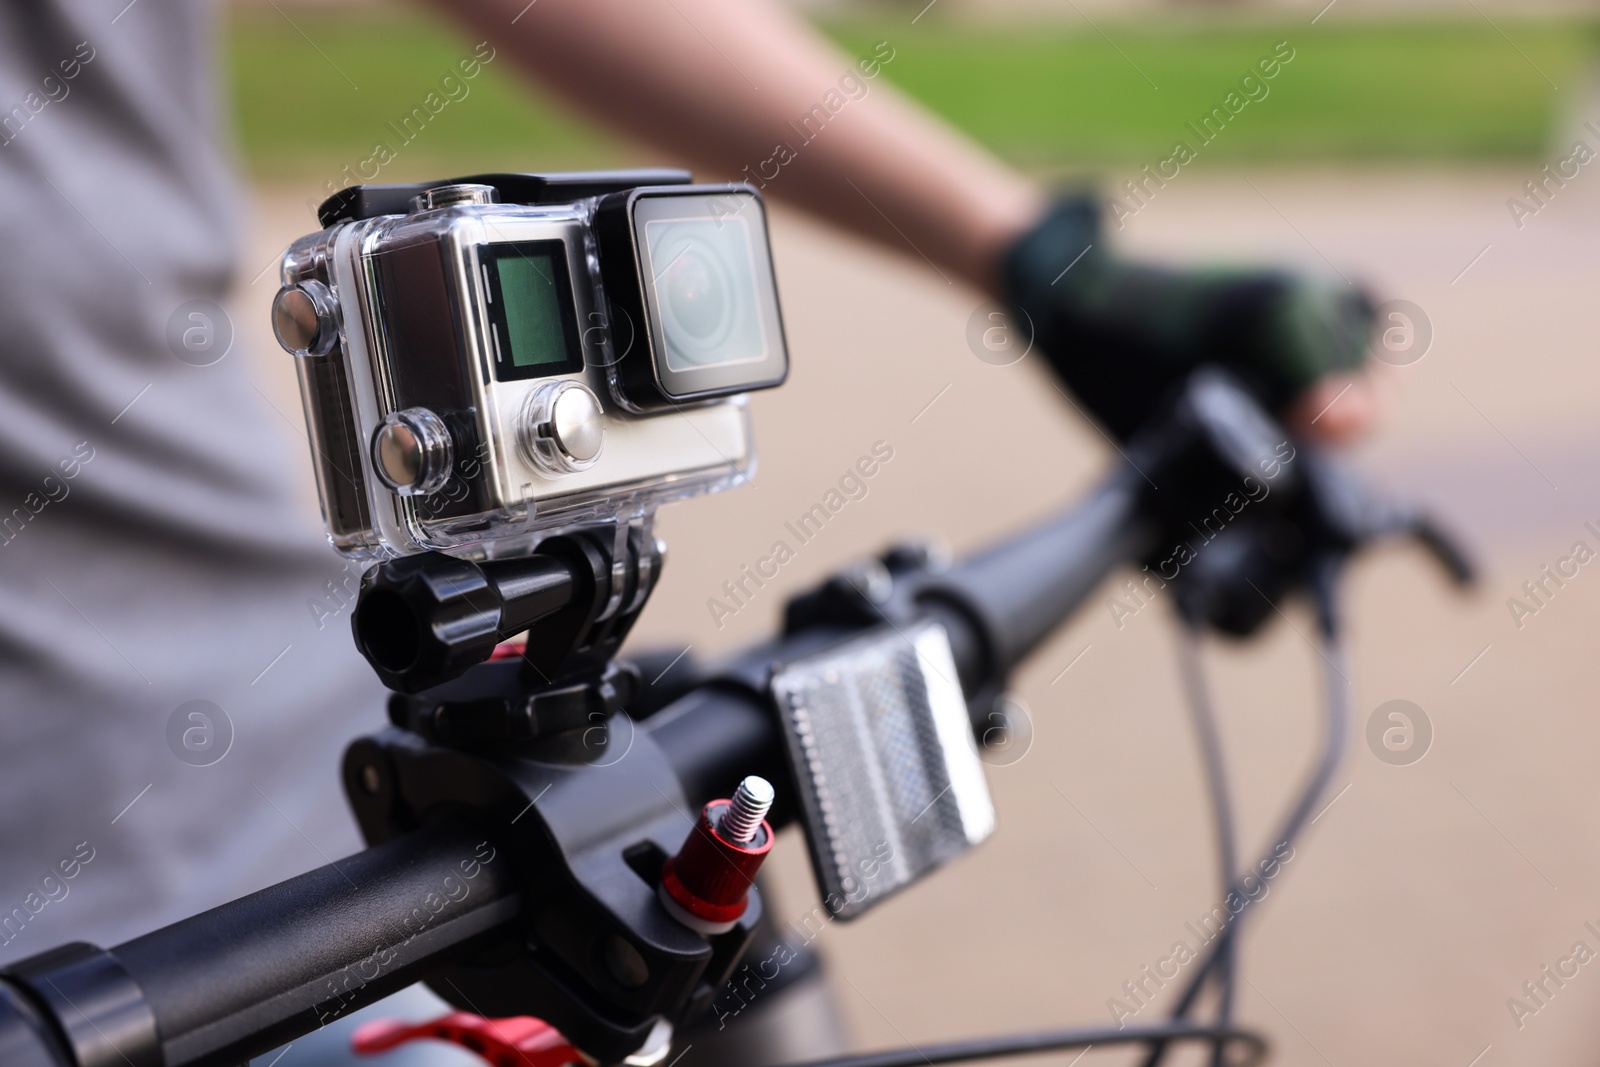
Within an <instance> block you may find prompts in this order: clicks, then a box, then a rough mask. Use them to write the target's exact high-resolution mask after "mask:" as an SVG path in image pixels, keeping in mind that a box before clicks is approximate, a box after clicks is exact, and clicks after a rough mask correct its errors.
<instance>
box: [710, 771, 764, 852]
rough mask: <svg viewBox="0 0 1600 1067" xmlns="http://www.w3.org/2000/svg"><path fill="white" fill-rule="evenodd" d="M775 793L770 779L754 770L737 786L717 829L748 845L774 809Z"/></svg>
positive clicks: (724, 834)
mask: <svg viewBox="0 0 1600 1067" xmlns="http://www.w3.org/2000/svg"><path fill="white" fill-rule="evenodd" d="M775 796H777V794H776V792H774V790H773V788H772V783H771V782H769V781H767V780H766V779H765V778H760V777H757V776H756V775H753V774H752V775H751V776H750V777H748V778H746V779H745V780H744V781H742V782H740V783H739V788H738V789H736V790H734V793H733V800H732V802H731V803H729V805H728V810H727V811H725V812H723V813H722V820H721V821H720V822H719V823H718V824H717V829H718V830H719V831H720V832H721V833H722V836H723V837H726V838H727V839H728V840H729V841H732V842H733V843H734V844H736V845H748V844H749V843H750V842H751V841H752V840H754V839H755V836H756V831H757V830H758V829H760V828H761V820H762V819H765V818H766V817H767V812H768V811H770V810H772V801H773V798H774V797H775Z"/></svg>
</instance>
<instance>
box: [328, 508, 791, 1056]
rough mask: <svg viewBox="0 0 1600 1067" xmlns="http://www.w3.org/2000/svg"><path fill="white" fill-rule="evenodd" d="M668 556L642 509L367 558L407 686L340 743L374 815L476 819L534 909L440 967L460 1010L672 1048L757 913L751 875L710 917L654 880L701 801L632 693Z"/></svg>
mask: <svg viewBox="0 0 1600 1067" xmlns="http://www.w3.org/2000/svg"><path fill="white" fill-rule="evenodd" d="M663 558H664V546H663V545H662V544H661V542H659V541H657V540H656V539H655V538H654V536H653V534H652V533H651V530H650V524H649V522H648V520H647V519H643V520H635V521H633V522H631V523H630V522H627V521H622V522H619V523H618V524H617V525H616V526H614V527H613V526H603V527H595V528H588V529H580V530H577V531H573V532H568V533H566V534H563V535H561V536H556V537H552V538H548V539H546V540H544V541H542V542H541V543H540V544H539V545H538V547H537V548H536V549H535V550H534V551H533V552H532V553H530V554H528V555H525V556H520V557H516V558H505V559H491V560H485V561H472V560H465V559H460V558H456V557H453V556H447V555H442V554H437V553H425V554H421V555H416V556H407V557H404V558H400V559H394V560H389V561H386V562H383V563H380V564H378V565H376V566H374V567H372V568H371V569H370V570H369V571H368V573H367V574H366V575H365V577H364V578H363V581H362V587H361V591H360V595H359V599H358V602H357V607H356V610H355V613H354V616H353V619H352V626H353V629H354V631H355V637H356V644H357V646H358V648H359V649H360V651H361V652H362V654H363V655H364V656H365V657H366V658H367V660H368V662H369V663H371V665H372V666H373V668H374V669H375V670H376V671H377V673H378V676H379V677H380V678H381V679H382V680H383V682H384V683H385V684H386V685H388V686H389V687H390V688H391V689H394V690H396V692H395V694H394V695H393V696H392V697H391V698H390V702H389V718H390V721H391V723H392V725H391V726H390V727H389V728H388V729H386V730H384V731H382V732H381V733H378V734H376V735H374V736H371V737H366V738H362V739H360V740H357V741H356V742H355V743H354V744H352V746H351V747H350V748H349V750H348V751H347V752H346V755H345V763H344V782H345V789H346V792H347V794H348V796H349V799H350V803H351V806H352V808H353V809H354V812H355V815H356V819H357V821H358V823H359V824H360V826H361V830H362V833H363V836H364V837H365V838H366V840H367V842H368V844H369V845H378V844H380V843H382V842H384V841H386V840H389V839H390V838H392V837H395V836H397V835H400V834H404V833H408V832H410V831H413V830H416V829H418V828H420V827H422V826H425V825H428V824H430V823H432V822H435V821H438V820H451V821H465V822H467V823H469V824H470V825H471V826H472V827H473V829H474V832H475V833H481V834H482V835H483V837H484V838H485V840H486V845H487V846H488V854H490V855H492V856H493V857H494V858H493V859H491V860H483V858H482V857H481V856H480V857H477V859H478V860H479V861H480V862H498V863H506V864H510V865H511V866H512V869H513V870H514V872H515V877H516V880H517V884H518V885H519V886H520V887H522V892H523V896H524V900H523V907H522V909H521V918H520V919H518V920H516V921H517V922H518V923H519V924H520V929H513V930H509V931H507V935H506V936H505V937H501V938H498V939H496V947H495V948H493V949H492V950H489V951H488V952H486V953H484V954H482V955H480V956H478V957H476V958H472V959H468V960H464V961H462V962H459V963H455V964H451V965H449V966H447V967H446V968H445V969H444V970H442V971H440V972H439V973H437V974H436V975H435V976H433V977H432V978H430V979H429V980H428V984H429V985H430V986H431V987H432V988H433V989H434V991H435V992H437V993H438V994H439V995H440V996H442V997H443V998H444V999H446V1000H447V1001H449V1002H451V1003H452V1004H454V1005H455V1006H456V1007H457V1008H459V1009H461V1010H462V1011H470V1012H473V1013H477V1014H481V1015H485V1016H490V1017H504V1016H522V1015H529V1014H535V1013H536V1014H537V1015H538V1016H539V1017H540V1018H541V1019H543V1020H544V1021H545V1022H547V1023H549V1024H551V1025H552V1026H554V1027H555V1028H556V1029H557V1030H559V1032H560V1033H561V1034H562V1035H564V1036H565V1038H566V1039H567V1040H568V1041H570V1042H571V1043H572V1044H573V1045H574V1046H576V1047H577V1048H581V1049H582V1050H583V1051H584V1053H585V1054H586V1055H587V1056H589V1057H592V1058H593V1059H594V1060H595V1061H597V1062H599V1063H618V1062H626V1063H630V1064H645V1065H648V1064H651V1063H654V1062H656V1061H657V1060H658V1059H660V1058H661V1057H662V1056H664V1055H665V1053H666V1051H667V1048H668V1045H669V1043H670V1040H671V1035H672V1023H673V1022H675V1021H678V1020H683V1019H687V1018H691V1017H693V1016H696V1015H698V1014H700V1013H701V1012H702V1011H704V1010H705V1009H706V1008H707V1007H708V1006H709V1005H710V1003H711V1000H712V998H713V996H714V995H715V994H716V992H717V991H718V990H719V989H720V988H721V986H722V985H723V984H724V983H725V982H726V981H727V980H728V978H729V976H730V975H731V974H732V972H733V970H734V968H735V967H736V966H737V965H738V963H739V961H740V959H741V957H742V956H743V954H744V951H745V949H746V947H747V945H748V943H749V940H750V937H751V935H752V933H753V932H754V929H755V926H756V924H757V923H758V922H759V920H760V917H761V902H760V897H759V894H758V893H757V892H756V891H755V889H754V888H750V889H749V892H748V897H747V903H746V904H745V907H744V910H743V912H742V914H739V915H737V916H735V917H733V918H731V919H729V920H728V921H727V922H724V923H719V924H717V929H716V930H714V931H711V932H708V931H707V930H705V929H699V930H697V929H691V928H690V926H688V925H685V924H684V923H682V922H680V921H678V920H677V919H675V918H674V917H673V916H672V915H671V914H669V911H668V909H666V908H664V907H663V906H662V904H661V903H660V900H659V890H660V883H661V879H662V871H663V867H664V865H666V863H667V860H668V859H669V858H670V857H672V856H673V855H674V853H675V852H677V851H678V850H679V848H680V846H682V845H684V842H685V840H686V839H689V838H690V837H691V835H692V834H693V833H694V832H695V826H696V818H697V815H696V813H694V812H693V811H692V809H691V806H690V803H689V801H688V800H687V799H686V798H685V796H684V793H683V789H682V786H681V785H680V783H679V780H678V778H677V777H676V775H675V774H674V772H673V769H672V767H671V765H670V764H669V762H668V761H667V759H666V756H665V755H664V754H663V752H662V751H661V750H660V749H659V748H658V747H657V746H656V744H655V743H654V742H653V741H652V739H651V737H650V736H649V734H648V733H647V732H646V731H644V730H642V729H636V728H635V726H634V721H633V719H632V718H631V717H630V716H629V715H628V713H627V710H626V709H627V708H628V707H629V706H630V703H631V702H632V701H633V700H634V698H635V697H636V696H637V695H638V694H639V691H640V689H641V685H640V677H639V674H638V671H637V670H636V669H635V668H634V667H633V666H632V665H631V664H628V663H625V662H619V661H616V660H615V659H614V658H613V657H614V656H615V654H616V651H617V649H618V648H619V647H620V645H621V644H622V641H623V639H624V638H625V637H626V636H627V633H628V631H629V629H630V628H631V627H632V625H633V623H634V621H635V620H636V619H637V618H638V615H639V612H640V611H641V609H642V608H643V607H644V605H645V602H646V601H647V600H648V598H649V595H650V592H651V590H652V589H653V588H654V586H655V583H656V581H657V579H658V577H659V575H660V571H661V565H662V561H663ZM524 631H525V632H526V634H527V638H526V643H525V644H506V643H505V642H508V641H509V639H510V638H512V637H513V636H514V635H516V634H518V633H522V632H524ZM623 757H627V758H626V761H625V762H624V759H623ZM734 784H735V783H734V782H729V783H728V786H729V793H727V794H724V795H731V793H732V787H733V786H734ZM762 825H763V826H764V825H765V824H762ZM766 833H767V834H768V838H769V841H768V843H770V830H767V831H766ZM483 847H484V846H480V850H482V849H483ZM464 859H466V857H464ZM466 869H467V868H466V867H463V870H466Z"/></svg>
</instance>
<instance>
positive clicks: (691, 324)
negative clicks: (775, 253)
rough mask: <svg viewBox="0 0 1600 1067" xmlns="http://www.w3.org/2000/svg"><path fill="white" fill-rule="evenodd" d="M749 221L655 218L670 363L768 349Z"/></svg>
mask: <svg viewBox="0 0 1600 1067" xmlns="http://www.w3.org/2000/svg"><path fill="white" fill-rule="evenodd" d="M746 225H747V224H746V222H745V220H743V219H740V218H731V219H714V218H706V217H704V216H701V217H698V218H692V219H659V220H657V219H653V220H651V221H650V222H649V223H648V237H649V243H650V255H651V259H652V261H653V263H654V264H655V269H656V277H655V282H656V284H655V296H656V306H657V308H658V310H659V312H660V316H661V333H662V341H663V342H664V347H665V348H666V356H667V365H668V367H669V368H672V369H688V368H696V367H712V366H720V365H723V364H728V363H740V362H744V361H747V360H756V359H761V358H763V357H764V356H765V355H766V346H765V343H764V341H763V338H762V331H761V321H760V313H761V305H760V304H759V303H758V301H757V298H756V289H755V266H754V262H753V260H752V258H751V249H750V243H749V236H748V230H747V229H746Z"/></svg>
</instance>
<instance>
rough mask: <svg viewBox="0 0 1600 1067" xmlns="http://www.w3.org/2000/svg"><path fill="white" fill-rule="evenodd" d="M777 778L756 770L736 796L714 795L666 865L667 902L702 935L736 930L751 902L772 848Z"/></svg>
mask: <svg viewBox="0 0 1600 1067" xmlns="http://www.w3.org/2000/svg"><path fill="white" fill-rule="evenodd" d="M774 795H775V794H774V793H773V790H772V783H771V782H768V781H767V780H766V779H765V778H757V777H756V776H755V775H751V776H750V777H748V778H746V779H745V780H744V781H742V782H740V783H739V788H738V789H737V790H736V791H735V792H734V794H733V797H732V799H729V800H713V801H712V802H711V803H709V804H707V805H706V806H705V810H704V811H702V812H701V813H700V820H699V821H698V822H697V823H695V826H694V829H693V830H690V831H689V836H688V837H687V838H685V839H684V842H683V847H682V848H680V849H679V850H678V854H677V855H676V856H673V857H672V858H671V859H669V860H667V862H666V863H665V864H663V865H662V867H661V892H660V896H661V903H662V905H663V906H664V907H665V908H666V909H667V911H668V912H670V913H671V915H672V917H673V918H674V919H677V920H678V921H679V922H681V923H683V924H684V925H685V926H687V927H689V928H690V929H691V930H698V931H699V932H700V933H702V934H721V933H726V932H727V931H729V930H731V929H733V927H734V925H735V924H737V923H738V921H739V919H740V918H741V917H742V916H743V915H744V912H745V909H746V908H747V907H749V904H750V900H749V897H750V887H751V886H752V885H753V884H754V883H755V880H756V872H757V871H758V870H760V869H761V862H762V861H763V860H765V859H766V858H767V853H768V852H771V851H772V827H771V826H769V825H767V812H768V811H770V810H771V808H772V800H773V796H774Z"/></svg>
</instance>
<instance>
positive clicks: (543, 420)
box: [523, 381, 606, 474]
mask: <svg viewBox="0 0 1600 1067" xmlns="http://www.w3.org/2000/svg"><path fill="white" fill-rule="evenodd" d="M523 425H524V436H523V446H524V451H525V452H526V453H527V454H528V457H529V458H530V459H531V460H533V462H534V464H535V465H536V466H538V467H539V468H540V469H542V470H545V471H547V472H549V473H551V474H570V473H573V472H575V471H581V470H587V469H588V468H589V467H592V466H594V463H595V461H596V460H598V459H599V458H600V450H601V448H602V447H603V446H604V445H605V439H606V426H605V412H604V410H603V409H602V408H601V407H600V401H599V399H598V398H596V396H595V395H594V394H593V393H592V392H590V391H589V390H588V389H587V388H586V387H585V386H583V385H581V384H580V383H578V382H574V381H559V382H547V383H545V384H544V385H541V386H540V387H539V388H538V389H537V390H535V392H534V394H533V395H532V396H531V397H529V399H528V410H527V417H526V419H525V421H524V424H523Z"/></svg>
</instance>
